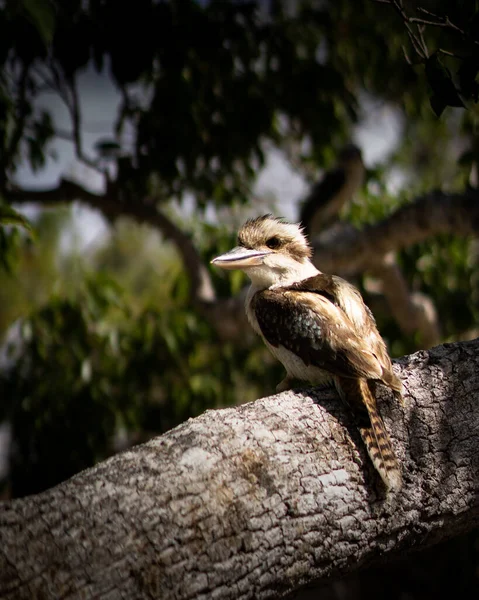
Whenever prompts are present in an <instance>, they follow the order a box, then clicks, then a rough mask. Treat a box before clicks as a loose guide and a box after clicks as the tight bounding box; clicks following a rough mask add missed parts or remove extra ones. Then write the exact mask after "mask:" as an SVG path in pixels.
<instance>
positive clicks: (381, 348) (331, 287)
mask: <svg viewBox="0 0 479 600" xmlns="http://www.w3.org/2000/svg"><path fill="white" fill-rule="evenodd" d="M289 289H291V290H297V291H302V292H310V293H313V294H319V295H321V296H323V297H324V298H326V299H328V300H329V301H330V302H331V303H332V304H334V305H335V306H337V307H338V308H340V309H341V310H342V311H343V313H344V314H345V315H346V316H347V317H348V319H349V320H350V321H351V323H352V324H353V326H354V329H355V332H356V335H357V336H358V337H359V338H360V339H361V340H362V341H363V342H364V344H365V345H366V347H367V348H368V349H369V350H370V352H372V353H373V354H374V356H375V357H376V359H377V361H378V362H379V364H380V365H381V368H382V370H383V372H382V375H381V377H380V379H381V381H382V382H383V383H384V384H385V385H387V386H388V387H390V388H391V389H392V390H394V391H395V392H398V393H399V394H400V392H401V390H402V383H401V381H400V379H399V378H398V377H397V376H396V375H395V374H394V372H393V370H392V363H391V359H390V357H389V354H388V351H387V347H386V344H385V343H384V340H383V339H382V337H381V334H380V333H379V331H378V329H377V327H376V321H375V319H374V315H373V314H372V312H371V311H370V309H369V307H368V306H367V305H366V304H365V303H364V300H363V298H362V296H361V294H360V292H359V290H357V289H356V288H355V287H354V286H353V285H352V284H350V283H349V282H348V281H346V280H345V279H342V278H341V277H338V276H337V275H327V274H325V273H320V274H318V275H316V276H314V277H309V278H308V279H304V280H302V281H299V282H298V283H294V284H293V285H291V286H290V287H289Z"/></svg>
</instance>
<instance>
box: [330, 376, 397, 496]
mask: <svg viewBox="0 0 479 600" xmlns="http://www.w3.org/2000/svg"><path fill="white" fill-rule="evenodd" d="M371 384H372V386H374V383H373V382H371ZM336 387H337V388H338V391H339V393H340V395H341V397H342V398H343V399H344V400H346V402H347V403H348V404H349V406H350V407H351V408H352V410H353V411H354V414H355V417H356V419H358V429H359V432H360V434H361V437H362V439H363V441H364V444H365V446H366V449H367V451H368V454H369V456H370V458H371V461H372V463H373V465H374V467H375V468H376V470H377V472H378V473H379V475H380V476H381V479H382V480H383V481H384V484H385V485H386V487H387V488H388V490H390V491H393V492H397V491H399V490H400V489H401V487H402V475H401V468H400V465H399V462H398V460H397V458H396V455H395V454H394V450H393V448H392V445H391V440H390V438H389V435H388V432H387V431H386V427H385V425H384V421H383V420H382V419H381V416H380V415H379V412H378V408H377V403H376V398H375V397H374V394H373V392H372V391H371V387H370V385H369V384H368V381H367V380H366V379H346V378H337V380H336ZM373 389H374V387H373ZM365 409H366V410H365Z"/></svg>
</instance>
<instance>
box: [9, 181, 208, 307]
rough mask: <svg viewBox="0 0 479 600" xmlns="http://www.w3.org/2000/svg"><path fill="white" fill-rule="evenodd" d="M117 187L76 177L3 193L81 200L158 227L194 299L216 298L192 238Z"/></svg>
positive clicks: (12, 197)
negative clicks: (98, 187)
mask: <svg viewBox="0 0 479 600" xmlns="http://www.w3.org/2000/svg"><path fill="white" fill-rule="evenodd" d="M116 191H117V190H116V188H115V186H114V185H111V186H110V189H109V190H108V192H107V193H106V194H103V195H99V194H94V193H92V192H89V191H88V190H86V189H85V188H83V187H82V186H80V185H78V184H77V183H74V182H73V181H69V180H67V179H61V180H60V183H59V185H58V186H57V187H56V188H53V189H48V190H42V191H38V190H35V191H33V190H24V189H19V188H15V189H10V190H7V191H6V192H5V194H4V196H5V198H6V200H8V201H9V202H15V203H17V204H22V203H27V202H35V203H40V204H44V205H45V206H53V205H56V204H63V203H65V202H73V201H75V200H78V201H80V202H83V203H84V204H87V205H88V206H91V207H92V208H94V209H96V210H99V211H100V212H101V213H102V214H103V215H104V216H105V217H106V218H107V219H108V220H110V221H115V220H116V219H117V218H118V217H122V216H126V217H131V218H132V219H134V220H135V221H137V222H138V223H147V224H149V225H151V226H152V227H157V228H158V229H159V230H160V231H161V232H162V234H163V235H164V237H165V238H166V239H168V240H170V241H171V242H173V243H174V244H175V246H176V248H177V250H178V252H179V253H180V256H181V258H182V261H183V264H184V267H185V270H186V272H187V274H188V276H189V279H190V283H191V293H192V299H193V301H194V302H197V303H202V304H208V303H211V302H214V300H215V298H216V296H215V291H214V288H213V284H212V282H211V278H210V275H209V273H208V270H207V268H206V267H205V265H204V263H203V261H202V259H201V257H200V256H199V254H198V252H197V250H196V248H195V246H194V244H193V242H192V241H191V238H190V237H189V236H188V235H187V234H185V233H184V232H183V231H182V230H181V229H180V228H179V227H177V226H176V225H175V224H174V223H173V222H172V221H170V220H169V219H168V218H167V217H166V216H165V215H164V214H163V213H161V212H160V211H159V210H158V209H157V208H156V204H155V203H154V202H150V203H146V202H143V203H141V202H135V203H133V202H122V201H121V198H120V197H119V194H117V193H116Z"/></svg>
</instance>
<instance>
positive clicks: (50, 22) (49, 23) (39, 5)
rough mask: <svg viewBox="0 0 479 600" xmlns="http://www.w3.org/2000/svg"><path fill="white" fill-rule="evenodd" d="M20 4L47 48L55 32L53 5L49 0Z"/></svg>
mask: <svg viewBox="0 0 479 600" xmlns="http://www.w3.org/2000/svg"><path fill="white" fill-rule="evenodd" d="M22 4H23V8H24V10H25V12H26V13H27V15H28V17H29V18H30V21H31V22H32V23H33V25H34V26H35V27H36V29H37V31H38V33H39V34H40V36H41V38H42V40H43V42H44V43H45V46H49V45H50V44H51V43H52V40H53V34H54V31H55V5H54V3H53V2H52V1H51V0H22Z"/></svg>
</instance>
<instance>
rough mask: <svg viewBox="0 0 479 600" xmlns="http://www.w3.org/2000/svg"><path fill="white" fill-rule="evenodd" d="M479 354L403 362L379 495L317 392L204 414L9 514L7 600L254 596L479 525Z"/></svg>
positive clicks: (461, 348) (344, 421)
mask: <svg viewBox="0 0 479 600" xmlns="http://www.w3.org/2000/svg"><path fill="white" fill-rule="evenodd" d="M478 351H479V342H478V341H473V342H467V343H458V344H447V345H444V346H439V347H437V348H434V349H432V350H431V351H429V352H425V351H423V352H419V353H417V354H414V355H411V356H409V357H405V358H404V359H402V360H401V361H399V363H398V364H396V367H395V369H396V372H397V373H398V374H400V375H401V377H402V379H403V382H404V387H405V400H406V406H405V408H401V407H400V406H398V405H397V403H396V402H395V401H394V400H393V399H392V398H391V397H390V395H389V392H388V391H387V390H384V389H381V390H380V392H379V394H380V411H381V413H382V415H383V417H384V420H385V423H386V427H387V429H388V430H389V432H390V433H391V437H392V440H393V445H394V448H395V451H396V452H397V455H398V457H399V458H400V461H401V463H402V465H403V475H404V488H403V490H402V491H401V492H400V493H399V494H397V495H395V496H386V495H385V492H384V490H383V489H382V488H381V483H380V481H379V478H378V476H377V475H376V473H375V471H374V470H373V468H372V466H371V464H370V461H369V459H368V458H367V456H366V452H365V450H364V447H363V446H362V444H361V440H360V437H359V435H358V433H357V432H356V429H355V427H354V423H353V422H352V419H351V417H350V415H349V414H348V412H347V409H345V408H344V406H343V405H342V404H341V402H340V401H339V400H338V398H337V396H336V393H335V392H333V391H332V390H327V391H313V390H311V389H308V390H303V391H301V392H297V393H293V392H286V393H283V394H280V395H276V396H271V397H269V398H263V399H262V400H258V401H256V402H253V403H250V404H246V405H243V406H240V407H237V408H229V409H225V410H215V411H208V412H206V413H205V414H204V415H202V416H200V417H198V418H196V419H190V420H189V421H187V422H186V423H184V424H183V425H181V426H179V427H177V428H176V429H174V430H172V431H170V432H168V433H166V434H165V435H163V436H161V437H159V438H157V439H154V440H152V441H151V442H149V443H147V444H144V445H142V446H138V447H136V448H133V449H132V450H129V451H127V452H124V453H122V454H119V455H117V456H115V457H113V458H111V459H109V460H107V461H105V462H103V463H101V464H99V465H97V466H96V467H94V468H92V469H89V470H88V471H84V472H83V473H80V474H79V475H77V476H75V477H73V478H72V479H70V480H69V481H66V482H65V483H63V484H61V485H59V486H57V487H56V488H53V489H51V490H48V491H46V492H44V493H42V494H39V495H36V496H30V497H27V498H24V499H20V500H14V501H12V502H8V503H5V504H4V505H3V506H2V509H1V511H0V597H2V598H5V599H13V598H15V599H17V598H28V599H31V598H55V599H56V598H64V597H68V598H80V597H81V598H92V597H95V598H120V597H121V598H129V599H134V598H162V599H169V598H174V599H176V600H178V599H187V598H202V599H205V600H206V599H210V598H214V599H223V598H225V599H226V598H231V599H246V598H258V599H262V598H274V597H282V596H286V595H288V594H289V593H291V592H293V591H295V590H297V589H299V588H300V587H301V586H302V585H304V584H311V583H314V582H319V581H321V582H323V583H324V580H325V578H328V577H331V578H336V577H338V576H339V575H341V574H343V573H345V572H347V571H353V570H355V569H358V568H359V567H360V566H362V565H365V564H373V563H375V562H376V563H377V562H378V561H381V560H385V559H388V560H389V559H392V558H393V557H394V555H396V554H397V553H398V552H399V551H401V552H404V551H406V550H411V549H416V548H422V547H425V546H426V545H428V544H431V543H434V542H436V541H439V540H442V539H446V538H447V537H450V536H453V535H455V534H458V533H460V532H463V531H466V530H469V529H471V528H473V527H474V526H476V525H477V523H478V520H479V506H478V504H479V503H478V498H479V494H478V492H479V452H478V448H479V402H478V398H477V396H478V392H477V390H478V389H479V352H478Z"/></svg>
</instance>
